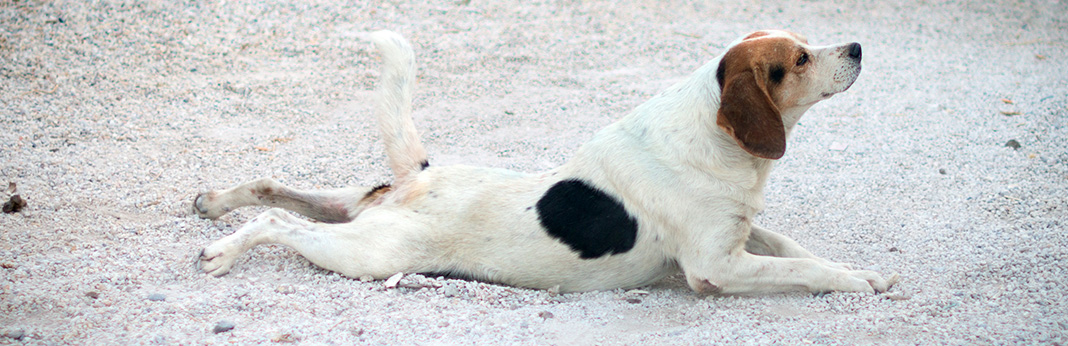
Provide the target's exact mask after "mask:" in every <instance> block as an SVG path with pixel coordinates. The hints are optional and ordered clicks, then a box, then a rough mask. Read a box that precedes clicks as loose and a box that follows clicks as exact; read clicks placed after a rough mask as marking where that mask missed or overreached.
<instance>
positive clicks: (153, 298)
mask: <svg viewBox="0 0 1068 346" xmlns="http://www.w3.org/2000/svg"><path fill="white" fill-rule="evenodd" d="M148 300H151V301H154V302H162V301H165V300H167V296H165V295H163V294H162V293H153V294H149V295H148Z"/></svg>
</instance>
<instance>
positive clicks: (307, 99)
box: [0, 0, 1068, 345]
mask: <svg viewBox="0 0 1068 346" xmlns="http://www.w3.org/2000/svg"><path fill="white" fill-rule="evenodd" d="M383 28H386V29H392V30H395V31H398V32H401V33H403V34H404V35H406V36H408V37H409V38H410V39H411V40H412V42H413V44H414V46H415V47H416V50H417V54H418V58H419V62H420V72H419V74H420V75H419V77H420V82H421V85H420V89H419V90H418V91H417V101H416V102H417V103H416V105H415V106H416V114H415V117H416V123H417V125H418V126H419V127H420V129H421V130H422V131H423V134H424V137H425V140H426V144H427V149H428V150H429V152H430V153H431V159H432V160H433V162H434V163H435V164H447V163H461V162H463V163H472V164H479V165H489V166H495V167H504V168H509V169H514V170H520V171H527V172H534V171H540V170H544V169H547V168H550V167H553V166H555V165H558V164H560V163H562V162H564V161H565V160H566V159H567V158H568V157H569V156H570V154H571V153H572V152H573V151H574V150H575V148H576V147H577V146H578V145H579V144H581V143H582V142H583V141H585V140H587V139H588V138H589V137H590V136H591V135H592V133H593V132H594V131H595V130H596V129H598V128H600V127H602V126H604V125H606V124H608V123H610V122H612V121H613V120H614V119H617V118H619V117H621V116H622V115H623V114H625V113H626V112H627V111H628V110H629V109H631V108H632V107H634V106H636V105H637V104H639V103H641V102H642V101H644V100H645V99H647V98H649V97H650V96H652V95H654V94H655V93H657V92H658V91H659V90H661V89H663V88H665V87H667V86H668V85H670V84H672V83H674V82H675V81H678V80H679V79H680V78H682V77H683V76H685V75H687V74H689V73H690V72H691V71H693V70H694V69H696V68H697V67H698V66H700V65H701V64H703V63H704V62H706V61H707V60H709V59H710V58H712V57H713V56H714V55H716V54H719V53H720V52H721V50H722V48H723V47H724V45H725V44H726V43H727V42H730V41H731V40H733V39H734V38H736V37H738V36H740V35H742V34H745V33H747V32H749V31H753V30H756V29H761V28H785V29H789V30H793V31H797V32H801V33H804V34H805V35H807V36H808V38H809V40H810V41H811V42H813V43H818V44H827V43H834V42H841V41H859V42H861V43H862V44H863V45H864V58H865V60H864V72H863V73H862V74H861V76H860V79H859V80H858V81H857V83H856V84H854V85H853V87H852V89H850V90H849V91H847V92H845V93H843V94H840V95H838V96H835V97H834V98H833V99H831V100H829V101H825V102H823V103H821V104H820V105H817V106H816V107H814V109H812V110H811V111H810V112H809V113H808V114H807V115H806V117H805V118H804V119H802V122H801V124H800V125H799V127H798V128H797V130H796V131H795V132H794V134H793V137H792V138H791V139H790V141H789V149H788V151H787V154H786V157H785V158H784V159H782V160H781V162H780V163H779V165H778V167H777V168H776V171H775V172H774V173H773V175H772V179H771V181H770V183H769V186H768V189H767V191H766V192H767V196H768V209H767V211H765V212H764V213H763V214H761V216H760V217H759V220H758V222H759V223H761V224H763V225H765V226H768V228H770V229H773V230H778V231H780V232H783V233H785V234H787V235H790V236H792V237H794V238H795V239H797V240H798V241H799V242H800V243H801V244H803V245H804V246H806V247H807V248H808V249H810V250H812V251H813V252H815V253H817V254H819V255H822V256H825V257H828V258H830V259H832V260H835V261H843V262H852V263H855V264H856V265H858V266H859V267H862V268H868V269H874V270H878V271H880V272H883V273H886V274H889V273H894V272H896V273H900V274H901V275H902V277H903V280H904V281H903V282H902V283H900V284H899V285H897V286H896V287H895V288H894V289H893V291H892V292H891V293H890V294H888V295H879V296H875V295H863V294H840V293H835V294H828V295H823V296H816V297H813V296H811V295H807V294H785V295H771V296H759V297H726V298H724V297H701V296H697V295H695V294H693V293H691V291H690V290H689V289H687V288H686V286H685V283H684V282H683V281H681V280H680V278H678V277H673V278H669V279H666V280H664V281H663V282H661V283H658V284H656V285H654V286H650V287H643V288H642V289H641V291H624V290H614V291H600V292H589V293H581V294H564V295H554V294H552V293H550V292H545V291H533V290H527V289H519V288H512V287H504V286H498V285H492V284H485V283H479V282H470V281H462V280H454V279H445V278H437V277H422V276H419V275H409V276H406V277H405V278H403V279H402V280H401V281H400V283H399V287H397V288H386V287H385V285H384V283H383V282H381V281H377V282H362V281H360V280H353V279H348V278H344V277H341V276H340V275H337V274H334V273H330V272H326V271H323V270H321V269H318V268H316V267H314V266H312V265H311V264H310V263H309V262H307V261H306V260H304V259H303V258H301V257H300V256H298V255H297V254H296V253H295V252H294V251H291V250H289V249H287V248H284V247H281V246H262V247H259V248H256V249H254V250H252V251H250V252H249V253H248V254H247V255H246V256H245V257H244V258H243V259H241V260H239V262H238V264H237V266H236V268H235V269H234V270H233V272H231V274H230V275H227V276H225V277H222V278H213V277H209V276H206V275H204V274H201V273H199V272H197V271H196V270H195V268H194V266H193V263H194V257H195V254H196V253H197V252H198V251H199V249H200V248H201V247H202V246H204V245H206V244H208V243H209V242H211V241H212V240H215V239H217V238H220V237H222V236H224V235H226V234H229V233H231V232H233V231H234V230H235V229H236V228H237V227H238V226H240V225H241V224H242V223H244V222H245V221H247V220H248V219H249V218H251V217H252V216H254V215H256V214H257V213H259V212H262V211H263V209H254V208H253V209H247V210H241V211H238V212H235V213H232V214H230V215H227V216H225V217H223V218H222V219H220V220H219V221H214V222H213V221H206V220H200V219H197V218H196V217H194V216H193V215H192V214H191V212H190V201H191V199H192V198H193V196H194V195H195V194H196V193H197V192H199V191H205V190H209V189H218V188H225V187H229V186H230V185H232V184H236V183H239V182H242V181H246V180H250V179H253V178H258V177H262V176H270V177H274V178H276V179H278V180H280V181H282V182H283V183H286V184H290V185H292V186H295V187H300V188H327V187H340V186H344V185H350V184H361V185H371V184H375V183H380V182H386V181H388V180H389V177H388V169H387V167H386V166H385V165H384V154H383V153H382V146H381V144H380V143H379V140H378V136H377V134H376V133H375V130H374V124H373V123H372V116H371V105H370V103H369V101H370V100H371V99H372V95H371V93H370V90H371V88H372V85H373V83H374V82H375V79H376V76H377V72H376V71H377V68H378V66H377V56H376V55H375V54H373V52H372V51H371V46H370V44H368V43H366V42H361V41H359V40H358V38H357V37H359V34H358V33H359V32H363V31H369V30H375V29H383ZM1065 71H1068V4H1066V3H1065V2H1064V1H1063V0H1053V1H1049V0H1042V1H1004V0H994V1H955V0H949V1H923V0H920V1H907V0H891V1H877V2H876V1H873V2H861V1H850V0H837V1H793V2H783V1H770V0H767V1H765V0H758V1H749V2H746V3H744V4H737V3H735V2H727V1H722V2H720V1H704V2H700V1H699V2H698V3H697V4H686V3H683V2H680V1H652V0H645V1H642V0H636V1H624V2H621V3H620V2H612V1H534V2H529V1H523V2H519V1H507V0H506V1H470V2H468V1H462V2H461V3H457V2H456V1H455V0H449V1H438V2H434V3H431V4H415V3H407V2H401V1H397V2H379V1H297V2H290V1H248V2H244V1H210V0H198V1H160V2H134V3H122V2H108V1H64V0H57V1H25V0H21V1H12V0H0V179H2V180H0V182H3V183H4V185H6V183H7V182H13V183H16V184H17V192H16V193H17V194H18V195H20V196H21V197H22V198H23V199H25V201H26V202H27V203H28V205H27V206H26V207H25V208H24V209H22V210H21V211H18V212H15V213H10V214H8V213H5V214H2V215H0V335H2V336H0V344H230V343H237V344H253V343H275V342H277V343H286V342H300V343H306V344H341V345H346V344H353V343H361V344H471V343H486V344H503V343H509V344H511V343H517V344H562V345H575V344H657V345H659V344H679V345H690V344H723V343H728V342H730V343H738V344H762V345H763V344H803V343H815V344H904V343H918V344H1062V345H1063V344H1066V343H1068V300H1066V299H1065V297H1066V294H1065V290H1064V287H1066V286H1068V233H1066V232H1065V230H1066V229H1065V228H1066V227H1065V224H1066V222H1068V221H1066V220H1068V96H1066V95H1068V73H1066V72H1065ZM10 195H11V193H10V192H8V193H3V192H0V197H3V200H4V201H7V200H8V198H9V196H10Z"/></svg>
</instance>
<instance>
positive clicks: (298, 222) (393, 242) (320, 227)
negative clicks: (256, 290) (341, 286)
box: [200, 208, 435, 279]
mask: <svg viewBox="0 0 1068 346" xmlns="http://www.w3.org/2000/svg"><path fill="white" fill-rule="evenodd" d="M411 216H412V215H405V214H403V211H394V210H385V211H383V210H382V209H381V208H376V209H373V210H368V211H366V215H361V216H360V217H359V218H358V219H356V220H355V221H353V222H350V223H344V224H324V223H314V222H309V221H305V220H303V219H300V218H298V217H296V216H294V215H292V214H289V213H287V212H285V211H284V210H282V209H277V208H276V209H271V210H268V211H266V212H264V213H263V214H260V215H259V216H257V217H255V218H254V219H253V220H252V221H250V222H249V223H248V224H246V225H244V226H242V227H241V229H239V230H238V231H237V232H234V234H231V235H229V236H226V237H224V238H222V239H219V240H217V241H215V242H213V243H211V244H210V245H208V246H207V247H205V248H204V249H203V250H202V251H201V252H200V269H201V270H203V271H204V272H206V273H208V274H211V275H214V276H221V275H223V274H226V273H227V272H229V271H230V269H231V268H232V267H233V265H234V262H235V261H236V260H237V258H238V257H239V256H240V255H241V254H243V253H245V252H246V251H248V250H249V249H251V248H252V247H254V246H256V245H260V244H282V245H286V246H289V247H290V248H293V249H294V250H296V251H297V252H299V253H300V254H301V255H302V256H304V257H305V258H307V259H308V260H309V261H311V262H312V263H314V264H315V265H317V266H319V267H321V268H323V269H327V270H331V271H335V272H338V273H341V274H343V275H345V276H348V277H353V278H360V277H363V276H367V275H369V276H372V277H374V278H376V279H382V278H386V277H388V276H390V275H392V274H394V273H397V272H420V271H423V270H431V271H432V270H434V269H435V268H421V267H418V266H416V264H417V263H429V262H428V261H421V259H423V256H425V255H426V252H425V251H426V250H425V249H426V248H427V246H426V244H427V243H428V240H427V239H423V238H421V237H425V236H427V232H425V230H426V228H425V226H423V225H422V224H421V223H419V222H416V221H413V219H412V218H411Z"/></svg>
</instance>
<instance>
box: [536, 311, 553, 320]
mask: <svg viewBox="0 0 1068 346" xmlns="http://www.w3.org/2000/svg"><path fill="white" fill-rule="evenodd" d="M538 317H541V318H544V319H550V318H553V317H554V316H553V313H551V312H548V311H542V312H539V313H538Z"/></svg>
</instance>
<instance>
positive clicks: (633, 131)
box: [613, 58, 805, 210]
mask: <svg viewBox="0 0 1068 346" xmlns="http://www.w3.org/2000/svg"><path fill="white" fill-rule="evenodd" d="M719 60H720V59H719V58H717V59H714V60H712V61H711V62H709V63H707V64H706V65H705V66H703V67H701V68H700V69H698V70H697V71H696V72H694V73H693V75H691V76H690V77H689V78H688V79H686V80H684V81H682V82H679V83H678V84H676V85H674V86H672V87H671V88H669V89H667V90H666V91H664V92H662V93H661V94H659V95H657V96H656V97H654V98H652V99H650V100H649V101H647V102H645V103H644V104H642V105H640V106H638V107H637V108H636V109H635V110H634V111H633V112H632V113H630V114H629V115H627V116H626V117H624V118H623V119H622V120H620V122H619V123H618V124H617V125H618V127H619V129H620V130H622V131H624V132H626V133H629V134H630V135H632V136H634V137H638V138H640V141H641V142H644V143H646V146H647V147H646V148H643V149H644V150H648V151H652V152H655V155H654V156H655V157H660V158H663V159H664V160H665V161H666V162H664V163H665V164H666V165H668V166H670V167H671V168H673V169H676V170H679V171H683V172H682V173H684V174H689V175H693V176H697V177H700V176H705V178H704V179H703V180H705V181H708V182H709V183H710V184H716V183H719V182H723V183H726V185H729V186H717V187H716V188H717V189H720V190H722V189H729V190H733V191H734V192H736V193H735V194H734V195H738V196H739V197H740V198H743V199H745V200H747V201H746V202H747V204H749V205H751V206H752V207H754V208H755V209H757V210H759V209H763V189H764V185H765V183H766V182H767V178H768V174H769V173H770V172H771V169H772V167H773V166H774V160H768V159H764V158H760V157H756V156H753V155H751V154H749V153H748V152H746V151H745V150H743V149H742V148H741V147H739V146H738V144H737V142H736V141H735V139H734V138H733V137H731V135H729V134H728V133H726V132H725V131H724V130H723V129H722V128H720V127H719V126H718V125H716V116H717V114H716V112H717V110H718V109H719V104H720V98H719V95H720V87H719V83H718V82H717V81H716V78H715V72H716V67H717V66H718V65H719ZM789 111H790V114H788V115H787V114H784V122H785V123H786V124H785V125H786V128H785V130H786V133H787V135H789V133H790V132H791V130H792V129H793V126H794V125H795V124H796V123H797V119H799V118H800V115H801V113H803V112H804V111H805V110H804V109H791V110H789ZM613 127H614V126H613Z"/></svg>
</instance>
